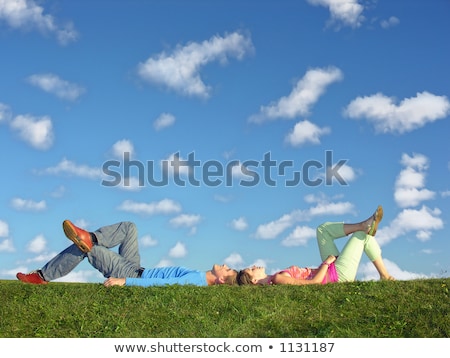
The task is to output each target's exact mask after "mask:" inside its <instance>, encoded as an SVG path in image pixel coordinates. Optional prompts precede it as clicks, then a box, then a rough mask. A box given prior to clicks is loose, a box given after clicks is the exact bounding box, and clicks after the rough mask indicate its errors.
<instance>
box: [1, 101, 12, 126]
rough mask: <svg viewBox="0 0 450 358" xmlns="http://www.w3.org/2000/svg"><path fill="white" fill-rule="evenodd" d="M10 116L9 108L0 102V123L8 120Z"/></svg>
mask: <svg viewBox="0 0 450 358" xmlns="http://www.w3.org/2000/svg"><path fill="white" fill-rule="evenodd" d="M11 118H12V113H11V108H10V107H9V106H8V105H6V104H4V103H1V102H0V123H1V122H9V121H10V120H11Z"/></svg>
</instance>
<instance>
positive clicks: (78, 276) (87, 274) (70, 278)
mask: <svg viewBox="0 0 450 358" xmlns="http://www.w3.org/2000/svg"><path fill="white" fill-rule="evenodd" d="M95 281H99V282H103V281H104V277H103V276H101V274H100V273H99V272H98V271H94V270H82V271H72V272H70V273H69V274H67V275H66V276H64V277H61V278H58V279H56V280H54V281H52V282H95Z"/></svg>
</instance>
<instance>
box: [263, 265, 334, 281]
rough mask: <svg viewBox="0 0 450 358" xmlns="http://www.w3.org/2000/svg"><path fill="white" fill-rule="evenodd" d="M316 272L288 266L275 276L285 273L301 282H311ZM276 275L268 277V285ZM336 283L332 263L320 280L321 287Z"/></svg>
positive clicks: (306, 268)
mask: <svg viewBox="0 0 450 358" xmlns="http://www.w3.org/2000/svg"><path fill="white" fill-rule="evenodd" d="M317 271H319V269H318V268H315V269H312V268H309V267H298V266H290V267H288V268H287V269H284V270H281V271H279V272H277V273H276V274H278V273H284V272H285V273H287V274H288V275H289V276H291V277H292V278H296V279H301V280H312V279H313V277H314V276H315V275H316V273H317ZM276 274H274V275H272V276H271V277H270V279H269V281H268V284H271V283H272V280H273V278H274V277H275V275H276ZM337 281H338V274H337V272H336V266H335V265H334V262H333V263H331V264H330V265H329V266H328V270H327V273H326V275H325V277H324V278H323V280H322V285H324V284H326V283H331V282H337Z"/></svg>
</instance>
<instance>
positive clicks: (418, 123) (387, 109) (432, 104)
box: [344, 92, 450, 134]
mask: <svg viewBox="0 0 450 358" xmlns="http://www.w3.org/2000/svg"><path fill="white" fill-rule="evenodd" d="M449 114H450V102H449V101H448V99H447V97H446V96H436V95H434V94H432V93H429V92H422V93H417V95H416V97H412V98H405V99H403V100H402V101H401V102H400V104H398V105H397V104H396V103H395V99H394V98H392V97H387V96H385V95H383V94H381V93H377V94H375V95H372V96H366V97H358V98H356V99H354V100H353V101H352V102H350V104H349V105H348V106H347V108H346V109H345V110H344V115H346V116H348V117H349V118H351V119H360V118H366V119H367V121H369V122H370V123H372V124H373V125H374V127H375V130H376V131H377V132H381V133H399V134H403V133H406V132H411V131H413V130H415V129H418V128H421V127H423V126H425V125H426V124H427V123H431V122H434V121H436V120H438V119H443V118H445V117H447V116H448V115H449Z"/></svg>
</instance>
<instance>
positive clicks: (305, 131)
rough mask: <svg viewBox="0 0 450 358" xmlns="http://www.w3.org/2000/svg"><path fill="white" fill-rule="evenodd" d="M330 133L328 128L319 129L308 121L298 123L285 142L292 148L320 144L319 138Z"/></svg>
mask: <svg viewBox="0 0 450 358" xmlns="http://www.w3.org/2000/svg"><path fill="white" fill-rule="evenodd" d="M330 132H331V130H330V128H329V127H324V128H320V127H318V126H317V125H315V124H314V123H311V122H310V121H307V120H304V121H301V122H298V123H297V124H296V125H295V126H294V129H293V130H292V131H291V132H290V133H289V134H288V135H287V136H286V139H285V140H286V142H287V143H289V144H290V145H292V146H294V147H298V146H301V145H303V144H306V143H311V144H320V137H322V136H323V135H326V134H329V133H330Z"/></svg>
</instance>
